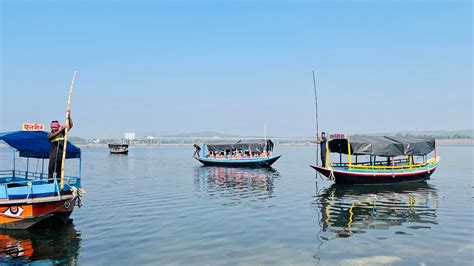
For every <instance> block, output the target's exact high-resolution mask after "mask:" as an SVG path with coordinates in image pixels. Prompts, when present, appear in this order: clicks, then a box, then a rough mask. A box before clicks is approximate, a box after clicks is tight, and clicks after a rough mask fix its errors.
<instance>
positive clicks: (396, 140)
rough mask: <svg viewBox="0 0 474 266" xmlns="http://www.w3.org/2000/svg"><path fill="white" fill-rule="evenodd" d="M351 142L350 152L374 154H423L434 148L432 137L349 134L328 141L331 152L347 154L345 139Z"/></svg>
mask: <svg viewBox="0 0 474 266" xmlns="http://www.w3.org/2000/svg"><path fill="white" fill-rule="evenodd" d="M348 140H349V142H350V144H351V154H354V155H376V156H390V157H392V156H402V155H425V154H428V153H430V152H432V151H433V150H434V148H435V139H433V138H412V137H389V136H360V135H354V136H349V139H333V140H330V141H329V149H330V151H331V152H337V153H344V154H348V149H347V141H348Z"/></svg>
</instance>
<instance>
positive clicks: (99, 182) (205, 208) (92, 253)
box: [0, 146, 474, 265]
mask: <svg viewBox="0 0 474 266" xmlns="http://www.w3.org/2000/svg"><path fill="white" fill-rule="evenodd" d="M82 150H83V161H82V170H83V172H82V177H83V179H82V180H83V181H82V184H83V188H84V189H85V190H86V194H85V196H84V206H83V207H82V208H80V209H79V208H76V209H75V211H74V213H73V214H72V216H71V218H73V220H74V221H73V222H72V224H70V225H68V226H60V227H55V228H51V229H48V230H45V229H40V230H35V231H32V232H26V231H0V247H3V249H2V248H0V253H1V251H2V250H3V253H4V254H1V255H0V262H1V263H12V262H13V263H28V262H36V263H42V264H46V265H47V264H57V263H65V264H80V265H96V264H99V265H110V264H114V265H117V264H118V265H136V264H155V265H156V264H160V265H163V264H177V265H191V264H198V265H220V264H227V265H236V264H237V265H255V264H269V265H288V264H301V265H314V264H318V263H319V264H320V265H334V264H343V265H353V264H362V265H364V264H393V265H425V264H426V265H446V264H450V265H472V263H473V260H474V256H473V254H474V178H473V176H474V170H473V164H474V162H473V155H474V147H473V146H439V147H438V154H439V155H440V156H441V165H440V167H439V169H438V170H437V171H436V172H435V173H434V174H433V176H432V178H431V180H429V181H428V182H426V183H420V184H409V185H403V186H400V185H399V186H386V185H385V186H357V187H354V186H352V187H344V186H342V187H341V186H335V185H334V184H332V183H331V182H329V181H322V180H321V179H320V178H316V174H315V171H314V170H313V169H311V168H310V167H309V166H308V165H309V164H311V163H313V161H314V160H315V147H314V146H312V147H311V146H301V147H293V146H277V147H276V150H275V151H276V153H280V154H282V155H283V156H282V158H281V159H280V160H279V161H277V162H276V163H275V164H274V166H273V168H271V169H242V168H214V167H201V166H200V165H199V164H198V162H197V161H195V160H194V159H193V158H192V157H191V155H192V153H193V149H192V147H189V146H161V147H131V148H130V152H129V155H110V154H109V153H108V150H107V148H105V147H104V148H102V147H101V148H83V149H82ZM10 155H11V152H8V151H7V150H6V149H5V148H2V149H0V156H1V157H0V158H1V160H2V161H1V168H2V169H5V168H9V165H7V163H6V162H7V161H8V163H9V162H10V160H7V159H6V158H9V156H10ZM68 162H69V161H68ZM32 165H34V167H36V168H37V167H38V166H37V165H36V164H32ZM30 167H31V166H30ZM7 245H8V246H9V247H11V246H12V245H16V246H17V247H19V251H17V252H16V251H15V249H10V251H9V252H8V254H5V247H6V246H7ZM12 250H14V251H12Z"/></svg>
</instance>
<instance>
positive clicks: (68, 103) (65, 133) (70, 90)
mask: <svg viewBox="0 0 474 266" xmlns="http://www.w3.org/2000/svg"><path fill="white" fill-rule="evenodd" d="M75 80H76V71H74V74H73V76H72V82H71V87H70V88H69V96H68V98H67V107H66V122H65V123H64V125H66V127H65V129H64V148H63V157H62V161H61V190H63V189H64V165H65V164H66V150H67V133H68V131H69V126H70V125H69V114H70V112H71V95H72V89H73V88H74V81H75Z"/></svg>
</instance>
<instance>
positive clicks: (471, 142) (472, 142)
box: [75, 139, 474, 147]
mask: <svg viewBox="0 0 474 266" xmlns="http://www.w3.org/2000/svg"><path fill="white" fill-rule="evenodd" d="M436 144H437V145H439V146H452V145H454V146H466V145H467V146H474V139H437V140H436ZM75 145H76V146H78V147H108V146H107V145H108V144H75ZM192 145H193V143H160V144H156V143H155V144H143V143H136V144H130V147H134V146H136V147H159V146H192ZM276 145H278V146H316V144H315V143H307V142H297V141H295V142H285V143H278V144H276Z"/></svg>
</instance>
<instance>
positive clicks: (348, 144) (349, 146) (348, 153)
mask: <svg viewBox="0 0 474 266" xmlns="http://www.w3.org/2000/svg"><path fill="white" fill-rule="evenodd" d="M347 156H348V160H349V168H351V167H352V155H351V143H350V142H349V138H347ZM356 163H357V155H356Z"/></svg>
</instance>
